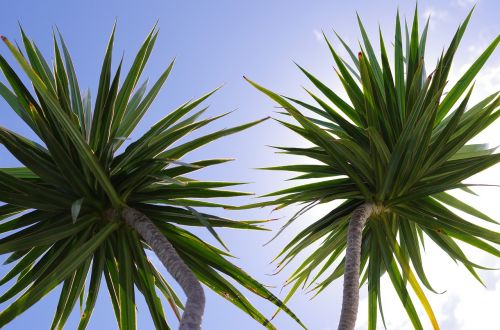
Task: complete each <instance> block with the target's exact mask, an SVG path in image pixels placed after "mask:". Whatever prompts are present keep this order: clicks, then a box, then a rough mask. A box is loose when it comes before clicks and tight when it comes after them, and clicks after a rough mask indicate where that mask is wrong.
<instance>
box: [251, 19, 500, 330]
mask: <svg viewBox="0 0 500 330" xmlns="http://www.w3.org/2000/svg"><path fill="white" fill-rule="evenodd" d="M471 14H472V11H471V12H470V13H469V15H468V16H467V18H466V19H465V21H464V22H463V24H461V25H460V26H459V28H458V30H457V32H456V34H455V36H454V37H453V39H452V41H451V44H450V46H449V47H448V49H447V50H446V52H443V54H442V55H441V56H440V58H439V60H438V62H437V65H436V68H435V69H434V70H433V71H432V73H431V74H429V75H426V73H425V67H424V60H423V58H424V52H425V43H426V38H427V27H428V23H429V22H428V21H427V25H426V26H425V28H424V30H423V32H422V34H421V35H419V28H418V16H417V10H415V15H414V18H413V23H412V27H411V29H408V25H406V47H403V37H402V32H401V23H400V19H399V13H398V15H397V17H396V32H395V41H394V65H393V67H391V65H390V64H389V59H388V55H387V51H386V47H385V45H384V41H383V38H382V35H381V33H380V60H379V59H378V58H377V56H376V55H375V53H374V50H373V47H372V45H371V43H370V40H369V38H368V36H367V33H366V31H365V28H364V27H363V24H362V22H361V20H360V19H359V17H358V22H359V27H360V30H361V35H362V39H363V44H362V45H360V48H361V49H360V51H359V54H358V56H355V55H354V52H353V51H352V50H351V49H350V48H349V47H348V46H347V44H346V43H345V42H344V41H343V40H342V39H341V38H340V37H339V39H340V42H341V43H342V44H343V45H344V47H345V49H346V51H347V52H348V54H349V56H350V58H351V60H352V62H353V65H350V64H349V63H348V62H347V61H345V60H344V59H342V58H341V57H340V56H339V55H338V54H337V52H336V50H334V48H333V47H332V45H331V43H330V42H329V41H328V39H327V38H326V36H325V40H326V42H327V44H328V46H329V49H330V51H331V54H332V55H333V58H334V61H335V63H336V71H337V74H338V76H339V78H340V81H341V83H342V85H343V87H344V89H345V92H346V94H347V96H348V98H349V99H348V100H345V99H343V98H341V97H340V96H339V95H338V94H337V92H335V91H333V90H332V89H330V88H329V87H328V86H326V85H325V84H324V83H322V82H321V81H320V80H318V79H317V78H316V77H315V76H313V75H312V74H311V73H309V72H308V71H306V70H305V69H303V68H302V67H300V66H299V68H300V69H301V70H302V71H303V72H304V73H305V75H306V76H307V77H308V78H309V80H310V81H311V82H312V83H313V84H314V86H316V88H318V89H319V90H320V91H321V93H322V94H323V95H324V96H325V97H326V99H327V101H325V100H324V99H322V98H321V97H319V96H316V95H315V94H313V93H312V92H310V91H308V90H306V91H307V92H308V93H309V95H310V96H311V97H312V98H313V99H314V101H316V103H317V104H318V105H313V104H309V103H306V102H303V101H300V100H297V99H293V98H288V97H283V96H280V95H278V94H276V93H274V92H272V91H270V90H268V89H266V88H264V87H262V86H260V85H257V84H256V83H254V82H252V81H250V83H251V84H252V85H253V86H255V87H256V88H257V89H258V90H260V91H261V92H263V93H264V94H266V95H267V96H269V97H270V98H271V99H272V100H274V101H275V102H276V103H278V104H279V105H280V106H281V107H282V108H283V109H284V110H285V114H287V115H289V116H291V117H293V118H294V119H295V120H296V121H297V122H298V123H299V124H300V126H299V125H296V124H293V123H289V122H287V121H281V120H280V123H281V124H283V125H284V126H286V127H287V128H289V129H291V130H292V131H294V132H295V133H297V134H299V135H300V136H302V137H304V138H305V139H306V140H308V141H309V142H310V143H312V145H313V146H312V147H305V148H300V147H279V148H278V149H279V150H280V151H281V152H283V153H285V154H292V155H300V156H306V157H309V158H310V159H312V160H314V161H315V162H314V163H313V164H310V163H307V164H297V165H286V166H278V167H271V168H267V169H269V170H280V171H281V170H284V171H293V172H298V173H300V175H299V176H297V177H294V179H321V180H320V181H319V180H314V182H313V183H308V184H304V185H298V186H295V187H292V188H289V189H285V190H280V191H277V192H274V193H271V194H268V195H266V196H273V197H274V196H278V197H275V198H276V199H274V200H272V201H268V202H263V203H257V204H253V205H250V206H245V207H256V206H266V205H277V208H282V207H285V206H288V205H292V204H301V205H303V206H302V208H301V209H300V211H299V212H298V213H297V214H296V215H295V216H293V217H292V218H291V219H290V220H289V222H288V223H287V224H286V225H285V227H286V226H287V225H288V224H289V223H291V222H292V221H294V220H295V219H296V218H297V217H298V216H300V215H301V214H303V213H304V212H306V211H307V210H309V209H311V208H312V207H314V206H315V205H318V204H321V203H327V202H331V201H337V200H339V201H341V203H340V204H339V205H338V206H337V207H335V208H334V209H332V210H331V211H330V212H329V213H328V214H327V215H325V216H324V217H322V218H320V219H318V220H316V221H315V222H313V223H312V224H310V225H309V226H308V227H307V228H306V229H304V230H303V231H301V232H300V233H299V234H298V235H297V236H296V237H295V238H294V239H293V240H292V241H291V242H290V243H289V244H288V245H286V247H285V248H284V249H283V251H282V252H281V253H280V254H279V256H278V258H281V260H280V262H279V265H278V267H279V268H280V269H282V268H283V267H284V266H285V265H287V264H288V263H289V262H290V261H292V260H293V259H294V258H295V257H296V256H297V255H298V254H299V253H301V251H303V250H304V249H305V248H307V247H310V246H311V245H312V244H313V243H315V242H317V241H318V240H320V239H322V241H321V244H320V245H319V247H318V248H314V252H313V253H312V254H311V255H310V256H309V257H308V258H307V259H306V260H305V261H304V262H303V263H302V264H301V265H300V266H299V267H298V269H297V270H296V271H295V272H294V273H293V274H292V275H291V277H290V278H289V279H288V280H287V284H290V283H294V285H293V286H292V288H291V290H290V292H289V294H288V296H287V297H286V299H285V302H287V301H288V299H290V297H291V296H292V295H293V294H294V293H295V292H296V290H297V288H298V287H299V286H301V285H304V286H307V287H309V288H312V290H314V291H316V294H318V293H319V292H321V291H322V290H324V289H325V288H326V287H327V286H328V285H329V284H330V283H332V282H333V281H334V280H336V279H337V278H339V277H340V276H342V275H344V291H343V304H342V311H341V317H340V322H339V329H353V328H354V325H355V321H356V315H357V310H358V300H359V285H360V281H359V277H360V276H361V279H362V280H361V284H363V283H365V282H368V306H369V307H368V315H369V318H368V323H369V329H375V328H376V322H377V306H379V308H380V292H381V288H380V277H381V276H382V275H383V274H385V273H387V274H388V275H389V277H390V279H391V281H392V284H393V285H394V287H395V289H396V292H397V293H398V295H399V297H400V298H401V302H402V303H403V305H404V308H405V309H406V311H407V313H408V315H409V318H410V320H411V322H412V324H413V326H414V327H415V328H416V329H422V324H421V321H420V319H419V316H418V314H417V312H416V310H415V307H414V304H413V302H412V300H411V298H410V297H409V292H408V290H407V286H406V284H407V283H409V284H410V286H411V287H412V289H413V290H414V292H415V294H416V296H417V297H418V299H419V300H420V303H421V304H422V305H423V307H424V308H425V310H426V312H427V315H428V317H429V318H430V321H431V323H432V325H433V327H434V328H435V329H437V328H438V323H437V321H436V318H435V316H434V313H433V311H432V308H431V306H430V305H429V302H428V300H427V298H426V296H425V294H424V291H423V290H422V288H421V286H420V285H421V284H423V285H424V286H425V287H426V288H427V289H429V290H431V291H434V289H433V288H432V287H431V285H430V284H429V281H428V280H427V276H426V273H425V271H424V267H423V264H422V255H421V251H420V246H421V245H423V243H424V237H426V238H430V239H431V240H432V241H434V242H435V243H436V244H437V245H438V246H439V247H440V248H441V249H443V250H444V251H445V252H446V253H447V254H448V255H449V256H450V258H452V259H453V260H455V261H457V262H461V263H462V264H463V265H464V266H465V267H466V268H467V269H468V270H469V271H470V272H471V273H472V275H473V276H474V277H476V278H477V279H478V280H480V278H479V276H478V275H477V273H476V271H475V269H476V268H481V266H479V265H477V264H475V263H473V262H471V261H470V260H469V259H468V258H467V256H466V255H465V254H464V252H463V251H462V249H461V248H460V246H459V245H458V244H457V241H460V242H463V243H467V244H470V245H472V246H475V247H477V248H479V249H482V250H484V251H486V252H488V253H491V254H492V255H494V256H497V257H499V256H500V251H499V250H498V249H497V248H496V247H495V246H494V244H499V243H500V234H499V233H498V231H492V230H488V229H485V228H483V227H481V226H478V225H476V224H473V223H471V222H469V221H466V220H464V219H463V218H462V217H461V216H459V215H458V214H456V213H455V212H454V211H452V210H451V209H450V208H455V209H458V210H460V211H463V212H466V213H468V214H470V215H472V216H475V217H476V218H478V219H482V220H485V221H490V222H494V221H493V220H492V219H491V218H490V217H488V216H487V215H485V214H483V213H482V212H480V211H479V210H476V209H475V208H473V207H471V206H469V205H467V204H466V203H465V202H463V201H461V200H459V199H457V198H456V197H454V196H453V195H452V194H450V193H449V191H450V190H453V189H463V190H465V191H467V192H470V193H473V191H471V190H470V186H471V185H469V184H466V183H464V182H463V181H464V180H465V179H467V178H469V177H470V176H472V175H474V174H476V173H478V172H480V171H482V170H484V169H486V168H488V167H490V166H492V165H494V164H496V163H497V162H499V161H500V154H495V153H493V151H494V149H488V147H487V145H484V144H467V143H468V142H469V141H470V139H471V138H473V137H474V136H476V135H477V134H478V133H480V132H481V131H483V130H484V129H485V128H486V127H488V126H489V125H490V124H491V123H493V122H494V121H495V120H496V119H497V117H498V116H499V114H500V111H498V107H499V105H500V98H499V96H498V93H494V94H492V95H490V96H488V97H486V98H485V99H484V100H482V101H481V102H479V103H477V104H476V105H474V106H472V107H468V100H469V97H470V95H471V92H472V87H470V88H469V90H468V92H467V93H465V91H466V90H467V89H468V87H469V86H470V85H471V83H472V81H473V79H474V77H475V76H476V74H477V73H478V71H479V70H480V69H481V67H482V66H483V64H484V63H485V61H486V60H487V59H488V57H489V56H490V55H491V54H492V52H493V51H494V49H495V48H496V46H497V45H498V43H499V41H500V36H497V37H496V38H495V40H494V41H493V42H492V43H491V44H490V45H489V46H488V48H487V49H486V50H485V51H484V52H483V53H482V54H481V55H480V56H479V58H478V59H477V60H476V61H475V62H474V63H473V64H472V65H471V66H470V68H469V69H468V70H467V71H466V72H465V74H464V75H463V76H462V77H461V78H460V79H459V80H458V82H457V83H456V84H455V85H454V86H452V87H449V89H448V92H447V93H445V92H444V90H445V89H446V88H447V87H446V85H447V79H448V78H447V77H448V73H449V71H450V67H451V63H452V61H453V57H454V55H455V53H456V51H457V47H458V45H459V42H460V39H461V38H462V35H463V34H464V31H465V29H466V27H467V24H468V22H469V19H470V16H471ZM464 93H465V94H466V95H465V97H463V98H462V95H463V94H464ZM461 98H462V100H461V101H460V102H458V101H459V99H461ZM330 102H331V103H330ZM296 106H300V107H303V108H305V109H307V110H309V111H311V112H312V113H313V114H314V115H313V116H309V117H308V116H306V115H304V114H302V113H301V112H300V111H299V110H298V109H297V107H296ZM452 109H453V110H452ZM491 243H494V244H493V245H492V244H491ZM344 250H346V252H345V256H344V257H343V258H342V255H343V251H344ZM334 264H335V265H336V266H335V267H333V265H334ZM415 273H416V275H415ZM419 282H420V283H421V284H420V283H419ZM380 312H382V310H380ZM382 315H383V314H382Z"/></svg>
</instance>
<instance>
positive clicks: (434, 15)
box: [423, 7, 449, 30]
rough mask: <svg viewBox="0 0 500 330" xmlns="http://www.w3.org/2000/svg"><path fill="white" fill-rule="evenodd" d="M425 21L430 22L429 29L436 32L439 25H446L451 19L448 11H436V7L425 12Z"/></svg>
mask: <svg viewBox="0 0 500 330" xmlns="http://www.w3.org/2000/svg"><path fill="white" fill-rule="evenodd" d="M423 17H425V19H427V18H430V20H429V29H431V30H434V29H435V28H436V26H437V25H438V24H439V23H445V22H447V21H448V19H449V15H448V12H447V11H446V10H440V9H436V8H434V7H429V8H427V9H426V10H425V11H424V15H423Z"/></svg>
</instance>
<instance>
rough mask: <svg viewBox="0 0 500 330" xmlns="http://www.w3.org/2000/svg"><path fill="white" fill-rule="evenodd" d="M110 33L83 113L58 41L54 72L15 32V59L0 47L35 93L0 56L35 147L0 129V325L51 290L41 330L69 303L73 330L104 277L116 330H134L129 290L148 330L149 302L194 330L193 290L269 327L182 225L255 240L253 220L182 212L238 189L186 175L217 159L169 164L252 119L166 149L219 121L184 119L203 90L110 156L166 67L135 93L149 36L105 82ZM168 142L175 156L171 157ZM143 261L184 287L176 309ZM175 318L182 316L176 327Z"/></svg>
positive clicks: (244, 277) (157, 316)
mask: <svg viewBox="0 0 500 330" xmlns="http://www.w3.org/2000/svg"><path fill="white" fill-rule="evenodd" d="M114 31H115V29H114V28H113V33H112V34H111V37H110V39H109V44H108V46H107V50H106V55H105V57H104V62H103V65H102V71H101V74H100V79H99V86H98V90H97V97H96V101H95V103H94V106H93V107H91V98H90V93H89V92H86V93H85V94H84V95H83V96H82V95H81V93H80V88H79V85H78V81H77V77H76V75H75V70H74V67H73V63H72V61H71V58H70V55H69V53H68V50H67V47H66V45H65V43H64V41H63V39H62V37H61V36H60V34H59V41H58V40H57V38H56V34H54V64H53V70H51V69H50V66H49V64H48V63H47V62H46V61H45V59H44V58H43V56H42V54H41V53H40V51H39V49H38V48H37V46H36V45H35V43H34V42H32V41H31V40H30V39H28V37H27V36H26V34H25V33H24V31H22V29H21V34H22V41H23V44H24V49H25V53H24V54H23V53H22V51H21V50H20V48H18V47H16V46H14V45H13V44H12V43H11V42H10V41H9V40H8V39H7V38H5V37H2V39H3V41H4V42H5V44H6V45H7V47H8V49H9V50H10V52H11V53H12V55H13V56H14V58H15V59H16V60H17V62H18V63H19V64H20V66H21V68H22V69H23V71H24V72H25V74H26V75H27V77H28V78H29V81H30V82H31V83H32V85H33V90H34V93H35V94H33V93H32V92H30V90H29V88H28V87H26V86H25V85H24V84H23V82H22V80H21V78H20V77H19V76H18V75H17V74H16V73H15V71H14V69H13V68H12V67H11V66H10V65H9V64H8V63H7V61H6V60H5V59H4V57H1V56H0V67H1V69H2V71H3V73H4V75H5V77H6V79H7V81H8V83H9V84H10V88H9V87H7V86H6V85H4V84H1V83H0V94H1V95H2V97H3V98H4V99H5V100H6V101H7V103H8V104H9V105H10V106H11V107H12V109H13V110H14V111H15V112H16V113H17V114H18V115H19V117H21V118H22V120H23V121H24V122H25V123H26V124H27V125H28V126H29V127H30V128H31V129H32V130H33V132H34V133H35V134H36V135H37V136H38V138H39V139H40V141H41V143H38V142H35V141H32V140H30V139H28V138H26V137H23V136H21V135H19V134H17V133H15V132H12V131H9V130H8V129H6V128H3V127H1V128H0V141H1V143H2V144H3V146H4V147H5V148H6V149H7V150H8V151H10V153H11V154H12V155H13V156H14V157H16V158H17V159H18V160H19V161H20V162H21V163H22V164H23V165H24V167H17V168H2V169H0V200H1V201H2V202H4V203H5V204H3V205H2V206H0V220H2V223H1V224H0V233H2V238H1V239H0V253H1V254H7V253H9V254H10V256H9V257H8V258H7V260H6V263H7V264H13V265H14V266H13V267H12V269H11V270H10V271H9V272H8V273H7V274H6V275H5V277H3V278H2V279H1V280H0V284H2V285H6V284H7V285H8V289H7V290H6V291H5V292H4V293H3V294H2V295H1V296H0V302H2V303H4V302H7V301H9V300H10V299H13V298H14V297H17V298H15V299H14V301H13V302H12V303H11V304H10V305H9V306H8V307H7V308H5V309H4V310H3V311H2V312H1V313H0V327H2V326H4V325H5V324H7V323H8V322H10V321H12V320H13V319H14V318H15V317H16V316H18V315H19V314H21V313H23V312H24V311H25V310H27V309H28V308H29V307H31V306H32V305H33V304H35V303H36V302H37V301H39V300H40V299H41V298H42V297H43V296H44V295H46V294H47V293H49V292H50V291H51V290H53V289H54V288H56V287H58V286H59V285H62V290H61V294H60V298H59V303H58V305H57V309H56V311H55V315H54V319H53V322H52V325H51V329H55V328H57V329H61V328H63V326H64V324H65V323H66V321H67V319H68V316H69V315H70V313H71V311H72V310H73V308H74V306H75V304H76V302H77V301H78V300H79V299H80V306H81V320H80V323H79V326H78V329H85V328H86V326H87V324H88V322H89V319H90V316H91V314H92V311H93V308H94V305H95V302H96V299H97V296H98V294H99V289H100V287H101V279H102V277H103V275H104V278H105V281H106V286H107V289H108V291H109V295H110V297H111V302H112V305H113V309H114V312H115V316H116V319H117V322H118V326H119V328H120V329H135V328H136V305H135V297H134V290H135V288H137V289H138V290H139V291H140V292H141V294H142V295H143V296H144V299H145V301H146V303H147V305H148V308H149V312H150V314H151V317H152V319H153V322H154V324H155V327H156V328H157V329H169V327H170V326H169V325H168V324H167V321H166V319H165V316H164V312H163V306H162V300H161V298H160V296H159V295H158V293H161V295H162V296H163V297H164V298H165V299H166V300H167V301H168V303H169V304H170V306H171V308H172V309H173V311H174V312H175V314H176V315H177V317H178V318H179V319H180V329H199V328H200V324H201V318H202V315H203V309H204V304H205V297H204V293H203V289H202V287H201V284H200V282H203V283H204V284H205V285H207V286H208V287H209V288H211V289H212V290H214V291H215V292H217V293H218V294H220V295H221V296H223V297H224V298H226V299H227V300H229V301H230V302H232V303H233V304H234V305H236V306H237V307H238V308H240V309H242V310H243V311H244V312H245V313H247V314H248V315H250V316H251V317H252V318H254V319H255V320H257V321H258V322H260V323H261V324H263V325H265V326H266V327H267V328H269V329H274V327H273V325H272V324H271V323H270V322H269V321H268V320H267V319H266V318H265V317H264V316H263V315H262V314H261V313H260V312H259V311H258V310H257V309H256V308H255V307H254V306H253V305H252V304H251V303H250V302H249V301H248V300H247V299H246V298H245V297H244V296H243V294H242V293H241V292H240V291H239V290H238V289H237V288H236V287H235V286H234V285H233V284H231V283H230V282H229V281H228V280H227V279H226V277H225V276H223V275H226V276H227V277H229V278H231V279H232V280H234V281H236V282H238V283H239V284H240V285H242V286H243V287H245V288H246V289H248V290H250V291H252V292H253V293H255V294H257V295H259V296H261V297H264V298H265V299H267V300H269V301H271V302H272V303H274V304H276V305H277V306H280V307H283V308H285V307H284V306H283V303H282V302H281V301H280V300H279V299H278V298H276V297H275V296H274V295H273V294H272V293H271V292H269V290H267V289H266V288H265V287H264V286H263V285H262V284H260V283H259V282H257V281H256V280H254V279H253V278H252V277H250V276H249V275H248V274H246V273H245V272H244V271H243V270H241V269H240V268H238V267H237V266H235V265H234V264H232V263H231V262H229V261H228V260H227V259H226V257H228V256H230V254H229V253H228V252H226V251H223V250H221V249H218V248H216V247H214V246H211V245H209V244H207V243H205V242H204V241H203V240H201V239H200V238H198V237H197V236H195V235H194V234H192V233H190V232H189V231H188V230H186V229H184V228H183V227H185V226H203V227H206V228H207V229H208V230H209V231H210V233H212V234H213V235H214V236H215V238H216V239H217V240H219V241H220V242H222V241H221V240H220V238H219V236H218V235H217V234H216V232H215V231H214V228H215V227H227V228H238V229H262V228H260V227H259V224H261V223H262V222H264V221H232V220H229V219H225V218H221V217H217V216H215V215H210V214H205V213H201V212H198V211H196V210H195V209H194V207H223V206H224V205H223V204H217V203H213V202H208V201H203V200H200V198H202V199H203V198H221V197H231V196H240V195H245V194H246V193H243V192H236V191H230V190H223V189H218V188H223V187H227V186H232V185H235V184H237V183H233V182H218V181H197V180H194V179H190V178H188V177H186V176H185V175H189V174H190V173H191V172H193V171H196V170H199V169H201V168H204V167H207V166H212V165H216V164H222V163H224V162H227V161H228V159H208V160H201V161H197V162H194V163H184V162H182V161H179V159H181V158H182V157H183V156H184V155H185V154H187V153H188V152H190V151H192V150H194V149H197V148H198V147H201V146H203V145H205V144H207V143H209V142H211V141H214V140H216V139H219V138H221V137H224V136H227V135H230V134H233V133H236V132H239V131H242V130H244V129H246V128H249V127H251V126H253V125H255V124H258V123H260V122H261V121H262V120H257V121H254V122H251V123H248V124H244V125H241V126H237V127H233V128H229V129H225V130H221V131H217V132H214V133H211V134H208V135H204V136H201V137H198V138H195V139H191V140H189V141H187V142H182V143H180V142H178V140H179V139H180V138H182V137H184V136H185V135H187V134H188V133H190V132H192V131H194V130H197V129H199V128H201V127H204V126H205V125H207V124H209V123H211V122H212V121H214V120H216V119H219V118H221V117H223V116H225V115H222V116H217V117H213V118H208V119H203V120H198V118H199V117H200V115H201V114H202V113H203V112H204V111H205V110H206V108H203V109H201V110H197V111H196V112H193V111H194V110H195V109H197V108H199V107H198V106H199V105H200V103H202V102H203V101H204V100H205V99H206V98H208V97H209V96H210V95H212V94H213V93H214V92H215V91H212V92H210V93H208V94H206V95H204V96H202V97H201V98H199V99H196V100H191V101H189V102H186V103H184V104H182V105H181V106H180V107H179V108H177V109H176V110H174V111H172V112H170V113H169V114H168V115H167V116H165V117H164V118H163V119H161V120H160V121H158V122H157V123H156V124H155V125H154V126H153V127H152V128H151V129H150V130H149V131H147V133H146V134H144V135H143V136H141V137H140V138H138V139H137V140H136V141H135V142H133V143H130V144H128V146H127V147H126V148H124V150H123V151H119V150H120V147H121V146H124V142H125V140H127V139H128V136H129V135H130V133H131V132H132V131H133V130H134V128H135V127H136V125H137V124H138V122H139V121H140V120H141V118H142V116H143V115H144V114H145V113H146V111H147V110H148V108H149V106H150V105H151V103H152V101H153V100H154V99H155V97H156V95H157V94H158V92H159V90H160V89H161V87H162V85H163V83H164V82H165V80H166V79H167V77H168V75H169V73H170V71H171V69H172V66H173V64H174V63H173V61H172V63H170V65H169V66H168V67H167V69H166V70H165V71H164V72H163V73H162V74H161V76H160V78H159V79H158V80H157V82H155V84H154V85H153V86H152V87H151V89H150V90H149V91H147V82H145V83H142V84H141V85H138V81H139V79H140V76H141V73H142V71H143V69H144V66H145V64H146V62H147V60H148V58H149V56H150V53H151V51H152V48H153V45H154V43H155V40H156V38H157V33H158V32H157V30H156V28H153V30H152V31H151V32H150V33H149V35H148V36H147V38H146V40H145V41H144V43H143V44H142V46H141V47H140V49H139V51H138V53H137V55H136V57H135V59H134V61H133V63H132V65H131V68H130V70H129V71H128V73H127V74H126V76H125V79H124V80H123V82H122V83H121V84H120V75H121V72H122V63H121V62H120V64H119V66H118V68H117V70H116V72H115V73H114V74H113V73H112V72H111V59H112V50H113V39H114ZM57 34H58V33H57ZM174 143H177V145H175V146H172V145H173V144H174ZM148 250H152V251H154V252H155V253H156V255H157V256H158V258H159V259H160V260H161V262H162V263H163V265H164V266H165V267H166V268H167V270H168V271H169V272H170V274H171V275H172V276H173V277H174V279H175V280H176V281H177V282H178V283H179V284H180V286H181V287H182V289H183V290H184V292H185V294H186V296H187V303H186V304H185V306H184V307H183V304H182V303H181V301H180V299H179V298H178V297H177V295H176V294H175V292H174V291H173V290H172V288H171V286H170V284H169V283H168V282H167V280H166V279H165V278H164V277H163V276H162V274H161V273H160V271H159V270H158V269H157V268H156V267H155V266H154V265H153V263H152V262H151V260H150V259H149V258H148V255H147V253H146V252H147V251H148ZM16 277H17V280H16V281H12V280H13V279H14V278H16ZM87 284H88V287H87V289H85V287H86V285H87ZM18 294H20V295H19V296H18ZM179 308H180V309H183V310H184V313H183V315H182V317H181V316H180V312H179ZM286 310H287V312H288V313H289V315H290V316H291V317H293V318H294V319H295V320H296V321H297V322H299V323H300V321H299V320H298V319H297V318H296V317H295V315H294V314H293V313H292V312H291V311H290V310H288V309H286Z"/></svg>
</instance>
